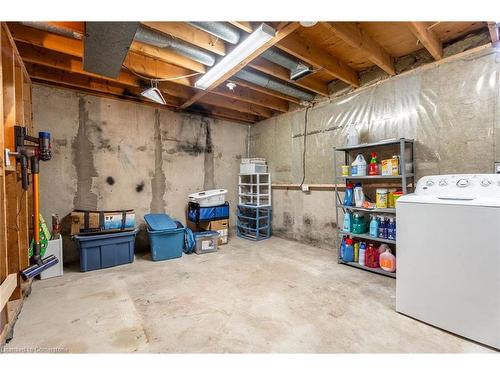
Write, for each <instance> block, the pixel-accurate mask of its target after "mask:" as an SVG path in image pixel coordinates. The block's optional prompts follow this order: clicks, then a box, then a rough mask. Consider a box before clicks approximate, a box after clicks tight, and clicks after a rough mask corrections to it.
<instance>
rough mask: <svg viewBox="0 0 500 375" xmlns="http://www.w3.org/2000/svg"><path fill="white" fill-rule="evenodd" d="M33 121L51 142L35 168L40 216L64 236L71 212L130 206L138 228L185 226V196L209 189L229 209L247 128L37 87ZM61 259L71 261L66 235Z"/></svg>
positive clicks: (143, 245) (141, 241)
mask: <svg viewBox="0 0 500 375" xmlns="http://www.w3.org/2000/svg"><path fill="white" fill-rule="evenodd" d="M33 120H34V123H35V124H36V126H37V128H38V129H40V130H47V131H49V132H51V133H52V137H53V154H54V155H53V158H52V160H51V161H50V162H47V163H42V165H41V176H40V190H41V191H40V193H41V212H42V214H43V216H44V217H45V219H46V220H47V221H48V222H49V223H50V217H51V215H52V214H53V213H56V214H58V215H59V217H60V218H61V219H63V228H64V229H66V231H67V230H68V226H69V217H68V214H69V213H70V212H71V211H72V210H73V209H88V210H116V209H134V210H135V212H136V218H137V222H138V224H139V225H141V226H143V215H144V214H146V213H149V212H166V213H168V214H169V215H171V216H172V217H174V218H176V219H179V220H181V221H182V222H185V210H186V205H187V195H188V194H190V193H193V192H196V191H201V190H205V189H210V188H215V187H217V188H219V187H220V188H226V189H228V190H229V194H228V196H227V198H228V200H229V202H230V204H231V208H232V212H233V213H234V211H235V209H236V204H237V183H238V179H237V175H238V171H239V163H240V159H241V157H242V156H244V155H245V154H246V152H247V134H248V126H247V125H243V124H240V123H235V122H230V121H222V120H216V119H212V118H208V117H203V116H199V115H191V114H184V113H176V112H173V111H170V110H166V109H165V110H163V109H157V108H154V107H152V106H148V105H145V104H141V103H134V102H131V101H124V100H118V99H112V98H104V97H99V96H94V95H88V94H84V93H81V92H78V91H74V90H68V89H63V88H55V87H49V86H44V85H34V87H33ZM231 221H232V224H233V225H234V214H232V220H231ZM145 237H146V236H145V233H144V232H143V231H142V233H141V235H140V236H139V238H138V241H137V245H138V247H139V249H145V248H146V246H147V243H146V238H145ZM64 257H65V261H68V262H71V261H73V260H76V259H77V257H78V254H77V252H76V250H75V248H74V245H73V243H72V241H70V240H69V238H68V237H67V236H65V237H64Z"/></svg>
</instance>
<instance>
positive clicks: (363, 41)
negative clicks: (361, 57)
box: [326, 22, 396, 75]
mask: <svg viewBox="0 0 500 375" xmlns="http://www.w3.org/2000/svg"><path fill="white" fill-rule="evenodd" d="M326 24H327V25H328V26H329V27H330V29H331V30H333V31H334V32H335V34H336V35H338V36H339V37H340V38H341V39H342V40H343V41H344V42H346V43H347V44H349V45H350V46H351V47H353V48H356V49H358V50H360V51H362V52H363V53H364V54H365V55H366V57H367V58H368V59H369V60H370V61H371V62H373V63H374V64H376V65H377V66H378V67H380V68H381V69H383V70H384V71H385V72H386V73H388V74H390V75H394V74H396V70H395V69H394V62H393V59H392V57H391V56H390V55H389V54H388V53H387V51H386V50H385V49H384V48H382V47H381V46H380V44H378V43H377V42H376V41H374V40H373V39H372V38H371V37H370V35H368V33H367V32H366V31H364V30H363V29H362V28H361V27H359V26H358V25H357V24H356V23H355V22H327V23H326Z"/></svg>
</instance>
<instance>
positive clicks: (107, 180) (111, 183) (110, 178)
mask: <svg viewBox="0 0 500 375" xmlns="http://www.w3.org/2000/svg"><path fill="white" fill-rule="evenodd" d="M106 182H107V183H108V185H114V184H115V179H114V178H113V177H112V176H108V177H107V178H106Z"/></svg>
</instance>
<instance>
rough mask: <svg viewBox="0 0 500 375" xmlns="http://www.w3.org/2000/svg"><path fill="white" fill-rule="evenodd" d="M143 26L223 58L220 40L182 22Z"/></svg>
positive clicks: (223, 50)
mask: <svg viewBox="0 0 500 375" xmlns="http://www.w3.org/2000/svg"><path fill="white" fill-rule="evenodd" d="M142 24H143V25H145V26H147V27H149V28H151V29H154V30H157V31H160V32H162V33H164V34H168V35H171V36H173V37H175V38H178V39H181V40H183V41H185V42H188V43H190V44H193V45H195V46H197V47H200V48H203V49H206V50H207V51H210V52H213V53H216V54H217V55H220V56H224V55H225V54H226V46H225V44H224V42H223V41H222V40H221V39H218V38H217V37H215V36H213V35H211V34H209V33H206V32H205V31H202V30H200V29H197V28H195V27H193V26H190V25H188V24H187V23H184V22H142Z"/></svg>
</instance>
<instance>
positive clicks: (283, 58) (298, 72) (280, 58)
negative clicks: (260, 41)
mask: <svg viewBox="0 0 500 375" xmlns="http://www.w3.org/2000/svg"><path fill="white" fill-rule="evenodd" d="M261 56H262V57H263V58H265V59H266V60H269V61H271V62H273V63H275V64H278V65H281V66H283V67H285V68H287V69H288V70H290V79H293V80H297V79H299V78H302V77H304V76H306V75H308V74H310V73H312V68H311V67H310V66H309V65H306V64H304V63H303V62H302V61H298V60H295V59H292V58H290V57H288V56H287V55H285V54H284V53H281V52H280V51H278V50H276V49H268V50H267V51H265V52H264V53H262V55H261Z"/></svg>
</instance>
